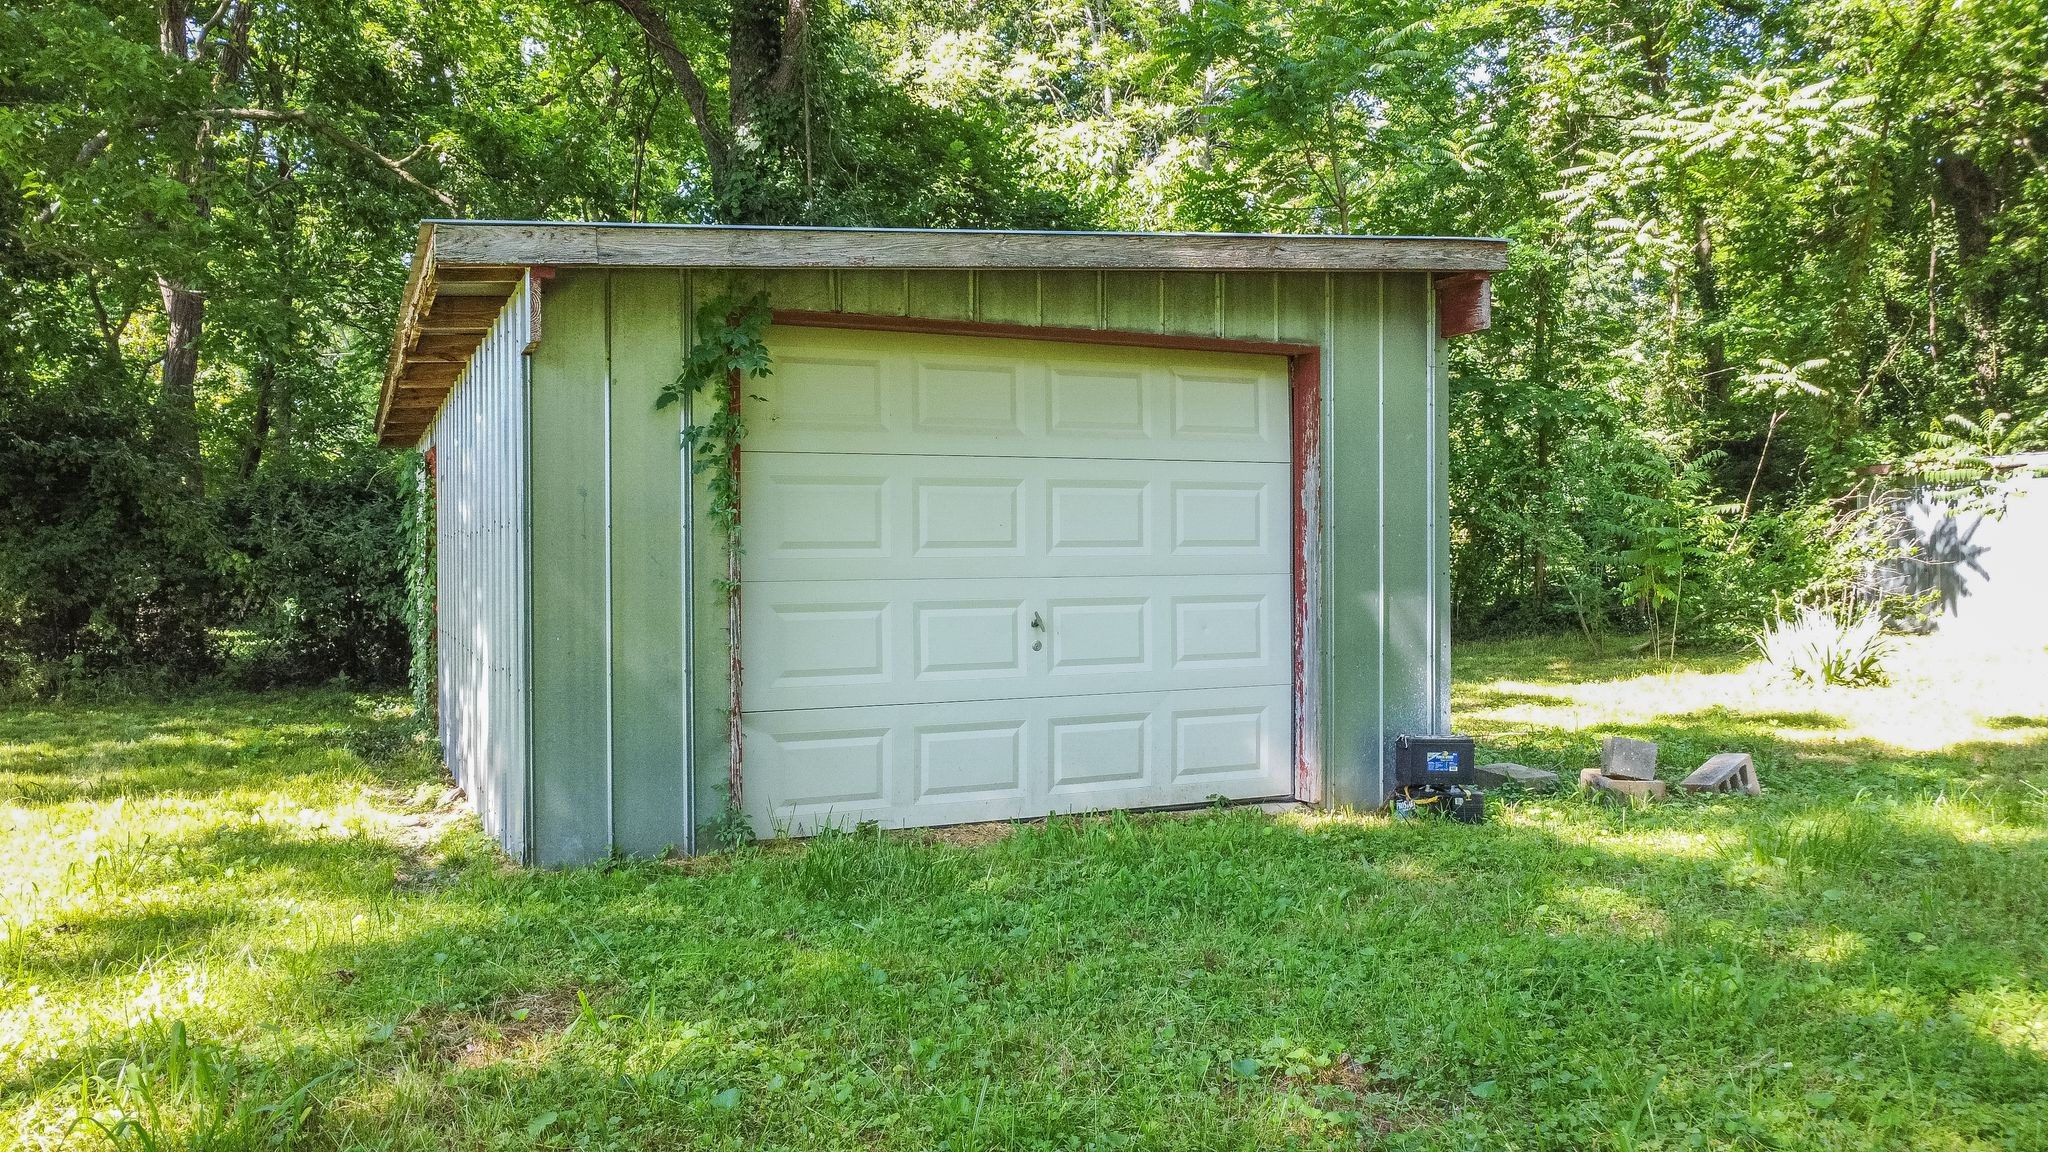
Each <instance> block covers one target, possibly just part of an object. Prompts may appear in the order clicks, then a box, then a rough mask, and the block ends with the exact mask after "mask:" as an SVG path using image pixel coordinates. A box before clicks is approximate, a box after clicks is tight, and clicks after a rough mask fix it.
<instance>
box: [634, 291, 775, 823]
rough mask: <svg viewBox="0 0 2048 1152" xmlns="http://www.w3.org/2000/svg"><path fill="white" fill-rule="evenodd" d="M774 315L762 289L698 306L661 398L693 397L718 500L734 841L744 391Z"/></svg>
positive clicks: (762, 372)
mask: <svg viewBox="0 0 2048 1152" xmlns="http://www.w3.org/2000/svg"><path fill="white" fill-rule="evenodd" d="M770 316H771V313H770V311H769V308H768V296H767V294H766V293H763V292H756V293H754V294H753V295H751V296H747V297H744V298H742V297H740V296H738V295H736V294H734V293H731V292H726V293H722V294H720V295H718V296H715V297H713V298H712V299H710V300H707V301H705V302H704V304H703V305H702V306H700V307H699V308H698V309H697V328H696V331H697V340H696V342H695V343H694V344H692V345H691V346H690V353H689V355H688V356H686V357H685V358H684V359H683V370H682V371H681V372H679V373H677V374H676V378H675V380H674V382H673V383H671V384H669V385H668V386H667V387H665V388H663V389H662V390H661V394H660V395H659V396H658V397H656V398H655V401H654V406H655V408H656V409H662V408H666V407H668V406H669V405H671V404H674V403H677V402H678V401H681V400H684V399H691V400H693V403H692V404H691V405H690V421H689V423H688V424H686V425H685V426H684V427H683V450H684V451H686V452H688V453H689V454H690V471H691V472H693V473H694V474H696V475H699V476H703V477H705V482H704V483H705V489H706V491H707V493H708V495H709V497H710V501H709V506H708V507H707V508H706V509H705V518H706V519H707V520H709V521H710V522H711V524H712V526H713V528H715V529H716V530H717V532H718V534H719V537H720V543H722V544H723V545H724V547H725V576H724V577H723V578H722V579H721V580H719V582H718V584H719V589H720V591H721V592H723V593H724V595H725V634H726V656H727V660H728V662H729V670H728V671H729V675H728V680H727V682H728V685H729V688H730V695H729V698H728V699H727V701H726V740H727V747H728V748H729V749H730V750H731V759H730V764H729V766H728V769H727V774H726V786H725V812H724V813H723V814H722V815H721V816H720V817H719V821H718V824H719V825H720V826H721V827H722V829H723V830H722V831H721V832H720V833H719V835H720V838H721V839H722V840H725V841H727V842H730V841H731V840H732V839H733V832H732V827H733V825H734V823H735V822H736V821H738V820H742V819H744V817H743V816H741V811H742V809H741V804H740V800H741V794H740V751H741V749H740V739H741V731H740V673H741V667H740V442H741V441H742V440H744V439H746V435H747V423H746V419H745V416H744V414H743V411H742V409H743V405H742V403H741V402H742V400H744V399H745V395H744V392H743V389H744V387H745V381H746V380H748V379H749V378H754V379H758V378H760V377H762V376H766V375H768V373H769V371H770V370H771V369H770V365H769V359H768V345H767V343H766V341H765V340H764V339H763V338H762V337H763V334H764V333H765V332H766V331H767V328H768V322H769V319H770Z"/></svg>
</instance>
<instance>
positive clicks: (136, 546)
mask: <svg viewBox="0 0 2048 1152" xmlns="http://www.w3.org/2000/svg"><path fill="white" fill-rule="evenodd" d="M226 583H227V581H226V573H225V572H224V571H223V561H222V549H221V540H220V536H219V533H218V529H217V526H216V525H215V524H214V523H213V522H212V520H211V518H210V517H209V516H208V515H207V510H206V509H205V508H204V507H203V506H196V505H195V503H194V502H193V501H191V500H190V499H189V498H187V497H186V496H185V494H184V493H183V492H182V491H181V488H180V485H179V483H178V480H177V477H176V476H175V475H174V474H173V473H172V472H171V470H169V469H167V468H165V467H164V466H163V465H162V464H161V463H160V462H159V460H158V459H156V457H155V454H154V453H153V452H152V451H151V450H150V447H149V445H148V443H147V442H146V441H145V440H144V439H143V438H142V437H141V436H139V435H137V431H136V417H135V414H134V413H133V412H131V411H129V410H127V409H126V408H125V406H124V405H122V404H121V403H120V402H119V401H118V400H112V399H101V398H98V397H95V396H93V395H92V394H91V393H90V392H88V391H84V390H79V391H65V392H53V391H43V390H37V391H30V392H27V393H23V392H21V391H18V390H9V389H5V388H0V689H11V690H13V691H28V692H55V691H62V690H64V689H65V688H66V687H67V686H70V685H72V684H74V683H76V682H78V681H80V680H81V679H84V680H94V679H106V678H117V679H123V680H143V681H146V680H148V679H150V678H152V677H157V676H163V677H170V678H174V679H175V678H189V677H192V676H199V675H204V674H207V673H210V672H212V671H214V670H215V669H217V668H218V666H219V662H220V656H221V653H220V648H219V644H218V642H217V640H216V638H215V637H214V636H212V635H211V634H210V633H209V632H208V629H207V625H208V623H209V622H210V620H211V619H212V618H213V616H214V613H215V612H216V611H217V606H218V605H219V604H220V603H221V602H222V600H223V598H224V593H225V585H226Z"/></svg>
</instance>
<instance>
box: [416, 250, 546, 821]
mask: <svg viewBox="0 0 2048 1152" xmlns="http://www.w3.org/2000/svg"><path fill="white" fill-rule="evenodd" d="M528 292H529V290H528V289H526V288H522V289H521V290H520V291H519V292H517V293H515V294H514V295H513V296H512V298H511V299H510V300H509V301H507V303H506V307H505V309H504V310H503V311H502V312H500V313H499V316H498V319H497V320H496V322H495V323H494V324H493V326H492V329H491V332H490V334H489V335H488V336H486V337H485V339H484V341H483V343H482V344H481V345H480V346H479V347H478V349H477V352H476V354H475V356H474V357H473V358H472V360H471V362H470V365H469V368H468V369H467V371H466V372H465V373H464V375H463V378H462V380H461V382H460V383H459V384H458V385H457V387H456V388H455V389H454V391H453V392H452V393H451V394H450V396H449V399H448V402H447V404H446V405H444V406H443V408H442V410H441V412H440V413H439V414H438V415H437V417H436V418H435V422H434V428H433V433H432V440H433V443H434V446H435V460H436V465H437V473H438V476H437V486H436V487H437V490H436V507H437V514H436V538H437V549H436V575H437V585H436V588H435V603H436V608H437V612H438V619H437V629H438V639H439V650H440V651H439V671H440V697H441V739H442V747H443V749H444V753H445V755H446V757H447V761H448V766H449V769H450V771H451V772H453V773H454V775H455V778H456V780H457V782H458V783H460V784H461V785H462V787H463V789H464V790H465V791H467V792H468V793H469V796H470V799H471V801H472V803H474V804H475V805H476V807H477V811H478V813H479V815H480V816H481V817H482V819H483V823H484V827H485V829H486V830H487V831H489V832H490V834H491V835H492V836H494V837H495V838H497V840H498V841H499V843H501V844H503V845H504V846H505V849H506V851H508V852H510V853H512V854H513V855H514V856H517V857H520V858H521V859H524V858H526V857H527V856H528V853H529V849H530V844H529V842H528V835H527V833H528V825H527V816H528V812H529V805H528V784H527V770H526V769H527V760H526V752H527V745H526V722H527V715H526V667H527V663H526V581H525V567H526V565H525V559H526V556H525V553H526V528H527V524H526V517H525V506H526V500H527V494H528V489H527V475H526V467H525V448H526V415H527V411H526V362H525V356H524V351H525V347H526V343H527V339H528V333H529V328H530V315H531V312H530V306H529V303H528V302H529V300H530V297H529V295H528Z"/></svg>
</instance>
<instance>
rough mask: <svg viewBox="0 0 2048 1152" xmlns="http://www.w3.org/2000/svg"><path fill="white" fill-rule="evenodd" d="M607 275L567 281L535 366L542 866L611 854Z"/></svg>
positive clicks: (537, 782) (536, 727)
mask: <svg viewBox="0 0 2048 1152" xmlns="http://www.w3.org/2000/svg"><path fill="white" fill-rule="evenodd" d="M606 279H607V278H606V276H605V274H603V273H600V272H570V271H565V272H563V273H561V274H559V275H558V276H557V277H556V279H555V280H554V281H552V282H551V283H550V285H549V287H548V290H547V291H546V292H545V293H544V294H543V295H542V297H541V314H542V320H541V331H542V339H541V342H540V344H539V345H538V346H537V347H536V348H535V350H534V354H533V357H532V390H531V393H532V419H533V439H532V465H531V467H532V485H533V489H532V490H533V513H532V517H533V518H532V524H533V529H532V530H533V536H532V557H533V559H532V563H533V577H532V579H533V638H532V646H533V680H532V683H533V769H532V776H533V804H534V810H533V849H532V856H533V859H534V860H535V861H536V862H537V863H540V864H560V863H580V862H585V861H590V860H595V859H599V858H602V857H603V856H605V855H607V854H608V853H609V852H610V850H611V842H612V829H611V811H612V804H611V795H610V776H611V769H610V765H611V722H610V714H611V653H610V650H609V649H610V643H609V641H610V619H609V617H610V600H611V598H610V595H609V591H610V589H609V584H610V580H609V575H608V572H607V569H608V567H609V559H610V548H609V535H610V521H609V517H608V515H607V512H608V508H609V497H610V493H609V492H608V491H607V481H608V479H609V469H608V467H607V461H608V460H609V458H610V452H609V449H608V446H607V437H608V433H609V430H610V429H609V423H610V421H609V415H610V413H609V407H610V404H609V400H610V391H609V388H608V387H607V377H608V371H609V363H608V357H607V349H606V346H605V345H606V335H607V328H606V324H605V288H606Z"/></svg>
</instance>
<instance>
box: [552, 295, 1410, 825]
mask: <svg viewBox="0 0 2048 1152" xmlns="http://www.w3.org/2000/svg"><path fill="white" fill-rule="evenodd" d="M729 288H730V289H737V290H739V291H742V292H745V291H748V290H751V289H755V288H764V289H766V290H767V291H768V292H769V294H770V298H771V301H772V303H773V304H774V305H775V306H776V307H784V308H801V309H817V310H837V311H853V312H866V313H873V314H878V315H912V316H926V317H933V318H940V319H974V320H986V321H992V322H1001V323H1013V324H1016V323H1021V324H1056V325H1063V326H1072V327H1098V328H1118V329H1125V330H1131V331H1143V332H1166V333H1174V334H1187V335H1212V336H1214V335H1220V336H1228V337H1238V338H1245V339H1259V340H1273V339H1279V340H1289V341H1300V342H1306V343H1319V344H1321V345H1322V347H1323V404H1324V410H1323V422H1324V432H1323V451H1324V458H1323V473H1322V475H1323V509H1322V516H1323V525H1324V543H1323V551H1322V558H1321V570H1320V575H1321V591H1322V598H1323V618H1322V622H1321V641H1322V643H1321V649H1320V652H1319V657H1320V659H1321V661H1322V668H1321V671H1322V685H1323V690H1322V693H1321V703H1322V706H1323V711H1322V716H1321V731H1322V744H1323V749H1322V751H1323V756H1322V761H1323V764H1324V770H1325V797H1326V799H1328V800H1329V801H1331V802H1333V803H1336V804H1340V805H1352V806H1357V807H1373V806H1377V805H1378V804H1379V803H1381V802H1382V800H1383V799H1384V797H1385V791H1386V787H1387V776H1386V771H1387V766H1388V765H1389V764H1390V763H1391V755H1390V752H1389V749H1390V747H1391V743H1392V740H1393V738H1394V736H1396V735H1397V734H1399V733H1400V732H1403V731H1435V730H1440V729H1442V728H1443V727H1444V725H1445V724H1446V723H1447V722H1448V689H1447V678H1448V674H1449V658H1448V626H1447V625H1448V618H1447V613H1446V608H1445V603H1446V602H1445V584H1444V580H1445V566H1446V564H1447V562H1448V546H1449V545H1448V508H1447V506H1446V503H1445V501H1446V498H1447V497H1446V492H1447V488H1446V484H1445V482H1444V476H1445V463H1446V462H1445V460H1444V459H1443V452H1444V451H1445V449H1444V434H1445V418H1446V417H1445V407H1446V405H1445V396H1444V391H1445V382H1444V377H1443V373H1442V367H1441V356H1440V344H1439V342H1438V341H1437V340H1436V337H1435V333H1434V328H1433V316H1432V310H1431V307H1430V303H1431V301H1430V290H1429V278H1428V276H1427V274H1424V273H1400V272H1390V273H1339V274H1324V273H1281V274H1240V273H1229V274H1223V273H1217V274H1209V273H1129V272H1043V273H1033V272H1021V273H1020V272H983V273H976V272H967V271H938V270H935V271H917V272H891V271H872V270H846V271H837V272H834V271H790V272H779V273H770V274H761V273H744V274H738V273H729V272H724V271H719V270H698V271H693V272H680V271H678V272H669V271H632V272H624V271H621V272H604V271H596V270H564V271H563V272H561V273H560V274H559V276H558V277H557V279H556V280H555V281H553V282H552V283H551V285H550V287H549V289H548V291H547V292H546V293H545V294H544V297H543V301H542V307H543V311H544V317H545V322H544V325H543V331H544V334H545V339H544V340H543V342H542V344H541V346H540V347H539V348H538V349H537V350H536V353H535V356H534V358H533V385H532V397H533V420H534V423H533V427H534V436H535V441H534V452H533V461H532V483H533V485H534V493H535V497H534V509H533V532H534V536H533V539H534V546H533V589H534V594H535V603H534V612H533V619H534V630H533V646H534V664H533V668H534V680H533V693H534V725H535V728H534V760H533V770H532V778H533V780H534V788H535V797H536V814H535V819H534V822H533V823H534V840H533V845H534V848H533V852H532V856H533V858H534V859H536V860H539V861H540V862H543V863H568V862H573V861H582V860H593V859H598V858H601V857H603V856H605V855H607V854H609V853H611V852H614V851H620V852H631V853H647V852H654V851H659V850H661V849H662V848H665V847H669V846H671V845H673V846H677V847H688V846H690V844H691V840H692V831H691V829H690V827H689V825H690V823H691V821H693V820H694V821H696V822H698V823H699V824H701V823H702V822H703V821H706V820H708V819H710V818H712V817H713V816H715V815H716V814H717V812H718V811H719V808H720V805H721V803H722V798H721V797H720V796H719V794H718V788H719V786H720V785H722V784H723V782H724V780H725V775H726V757H727V749H726V745H725V733H726V723H725V716H724V710H725V708H726V706H727V700H728V698H729V695H728V685H727V683H726V679H727V677H726V659H725V655H726V642H725V635H724V621H725V607H724V600H723V593H722V592H721V591H720V590H719V589H718V587H717V581H718V579H719V578H720V577H721V576H722V575H723V572H724V560H723V556H722V553H721V550H720V544H719V542H718V537H717V533H715V532H712V531H709V530H704V531H690V530H689V527H690V526H692V525H696V518H697V516H698V515H699V512H698V511H697V510H699V509H701V508H702V507H703V506H704V493H703V490H702V486H701V482H693V481H692V480H691V478H690V476H689V475H688V472H687V462H686V461H685V460H684V458H683V455H682V452H681V449H680V445H679V444H678V443H677V440H676V433H677V431H679V428H680V425H679V423H678V421H677V419H676V416H675V413H674V410H673V409H671V410H670V411H669V412H667V413H662V414H656V413H654V411H653V409H652V404H653V399H654V394H655V392H656V391H657V390H658V389H659V387H660V386H661V384H663V383H666V382H667V380H669V379H672V378H673V376H674V372H675V370H676V367H677V366H679V364H680V358H681V355H682V351H683V349H685V348H686V347H687V346H688V340H689V323H690V316H691V315H692V313H693V312H694V310H695V307H696V305H697V303H698V302H699V301H701V300H703V299H708V298H710V297H712V296H715V295H716V294H718V293H719V292H721V291H725V290H727V289H729ZM771 341H772V335H771ZM696 526H697V527H700V528H701V527H702V525H696ZM679 629H680V638H678V630H679ZM685 755H687V758H688V764H687V771H686V773H685V774H684V777H683V779H682V781H681V782H680V783H679V782H678V777H677V772H678V771H679V770H681V769H682V768H683V766H682V765H681V764H679V763H678V760H679V758H680V757H683V756H685Z"/></svg>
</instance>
